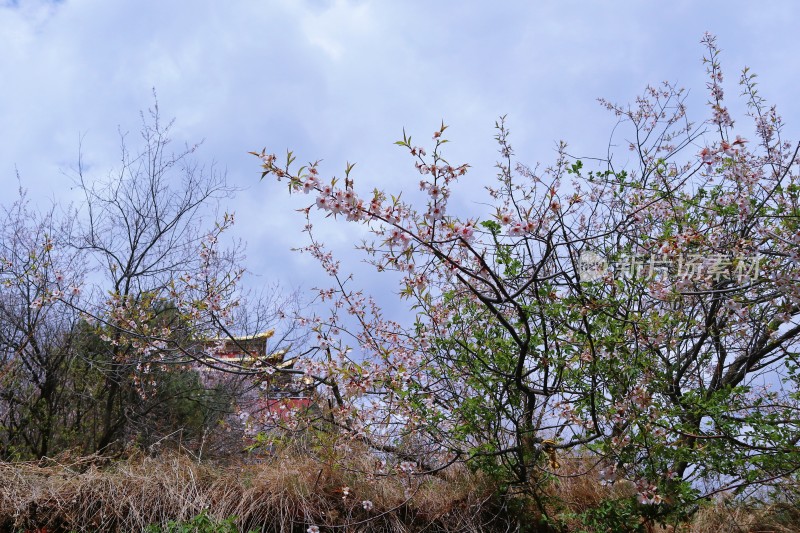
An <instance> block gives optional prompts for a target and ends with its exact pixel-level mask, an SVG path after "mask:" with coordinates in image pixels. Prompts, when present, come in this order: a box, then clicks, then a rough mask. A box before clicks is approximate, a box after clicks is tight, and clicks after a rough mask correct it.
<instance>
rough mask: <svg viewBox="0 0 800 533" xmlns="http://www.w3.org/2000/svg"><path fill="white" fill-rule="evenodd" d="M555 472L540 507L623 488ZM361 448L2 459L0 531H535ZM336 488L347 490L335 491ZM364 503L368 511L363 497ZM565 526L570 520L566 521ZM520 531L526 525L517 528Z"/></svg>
mask: <svg viewBox="0 0 800 533" xmlns="http://www.w3.org/2000/svg"><path fill="white" fill-rule="evenodd" d="M562 463H563V464H562V467H561V468H560V469H559V474H560V475H561V476H562V477H560V478H559V479H558V480H557V481H556V482H555V483H552V484H551V485H550V486H549V487H548V495H549V496H550V497H551V498H552V499H551V500H550V501H559V502H560V503H559V504H558V505H557V507H553V508H551V509H550V511H551V512H552V513H553V514H554V515H555V514H559V513H561V514H562V516H565V515H566V514H565V513H581V512H584V511H586V510H588V509H591V508H594V507H597V506H598V505H599V504H600V503H601V502H603V501H607V500H608V499H617V498H624V497H626V496H630V495H631V494H632V492H631V491H632V490H633V489H632V487H630V486H627V485H625V484H624V483H620V484H616V485H614V486H603V485H601V484H600V483H599V482H598V476H597V472H596V471H595V469H594V468H593V467H592V465H591V464H590V463H588V462H587V461H586V460H584V459H580V458H566V457H565V458H562ZM375 469H376V461H375V458H374V457H373V456H371V455H370V454H368V453H365V452H364V451H363V450H354V449H348V450H346V453H345V452H343V451H342V450H339V451H338V452H337V453H336V454H335V455H334V456H332V457H328V458H324V457H322V458H321V457H315V456H314V455H313V454H311V453H309V452H308V451H303V450H298V449H289V450H283V451H281V452H280V453H277V454H275V455H274V456H272V457H270V458H266V459H264V462H263V463H261V464H255V465H254V464H243V463H242V462H228V463H226V464H220V463H216V464H215V463H205V462H204V463H198V462H197V461H196V460H194V459H193V458H192V457H190V456H187V455H184V454H178V453H165V454H163V455H161V456H158V457H146V456H143V455H134V456H132V457H129V458H128V459H127V460H124V461H116V462H110V461H108V460H105V459H101V458H98V457H88V458H81V459H72V460H69V459H68V458H67V457H62V458H61V460H56V461H48V462H46V463H44V462H40V463H0V531H33V530H38V528H47V529H46V530H47V532H48V533H53V532H57V531H142V530H144V529H145V528H146V527H147V526H148V525H151V524H155V525H158V526H161V527H164V526H166V525H167V524H168V522H170V521H177V522H186V521H189V520H191V519H192V518H193V517H195V516H197V515H198V514H200V513H201V512H203V511H204V510H205V511H206V512H207V513H208V515H209V516H211V517H213V518H214V519H217V520H223V519H226V518H229V517H234V516H235V517H237V518H236V520H235V523H236V525H237V527H238V528H239V530H240V531H251V530H256V531H287V532H305V531H306V529H307V528H308V527H309V526H310V525H312V524H313V525H317V526H320V529H321V531H339V532H366V531H387V532H398V533H400V532H416V531H425V532H470V531H473V532H478V531H535V528H534V527H533V524H532V523H533V521H534V518H535V516H536V513H535V511H534V510H533V506H531V508H530V512H529V516H530V518H529V520H527V521H524V520H523V521H517V520H515V519H512V518H510V517H508V516H505V514H506V513H505V512H504V511H503V510H502V509H499V508H498V507H497V498H494V497H493V495H494V494H495V493H496V490H495V489H496V487H494V486H493V485H492V484H491V483H490V482H489V481H488V480H486V479H485V478H483V477H481V476H479V475H476V474H473V473H470V472H469V471H467V470H466V469H465V468H464V467H463V466H454V467H451V468H450V469H448V470H446V471H445V472H443V473H442V475H440V476H436V477H430V476H427V477H424V478H418V477H415V476H397V475H391V476H381V475H375ZM344 487H349V490H348V494H347V496H346V497H345V494H344V492H343V488H344ZM364 500H369V501H370V502H372V505H373V508H372V509H371V510H366V509H364V508H363V506H362V501H364ZM565 526H566V528H565V531H574V530H577V529H576V528H577V526H578V523H577V522H575V523H571V522H569V521H566V523H565ZM526 528H528V529H526ZM647 530H648V531H650V532H653V533H678V532H686V533H689V532H691V533H743V532H764V533H766V532H774V533H791V532H795V531H800V510H798V508H797V506H793V505H791V504H782V505H777V504H775V505H772V506H760V507H757V508H748V507H746V506H744V505H742V504H740V503H739V504H735V503H734V502H731V501H729V500H728V501H726V500H719V501H718V502H716V503H715V504H713V505H709V506H706V507H704V508H703V509H701V510H700V511H699V512H698V513H697V514H696V515H695V516H694V519H693V521H692V523H691V524H684V525H682V526H681V527H679V528H674V527H669V528H658V527H656V526H648V529H647Z"/></svg>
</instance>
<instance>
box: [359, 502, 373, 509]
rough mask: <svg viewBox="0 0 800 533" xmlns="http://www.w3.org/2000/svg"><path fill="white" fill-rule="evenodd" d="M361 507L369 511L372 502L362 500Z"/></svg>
mask: <svg viewBox="0 0 800 533" xmlns="http://www.w3.org/2000/svg"><path fill="white" fill-rule="evenodd" d="M361 506H362V507H363V508H364V509H365V510H367V511H371V510H372V507H373V505H372V502H371V501H369V500H364V501H363V502H361Z"/></svg>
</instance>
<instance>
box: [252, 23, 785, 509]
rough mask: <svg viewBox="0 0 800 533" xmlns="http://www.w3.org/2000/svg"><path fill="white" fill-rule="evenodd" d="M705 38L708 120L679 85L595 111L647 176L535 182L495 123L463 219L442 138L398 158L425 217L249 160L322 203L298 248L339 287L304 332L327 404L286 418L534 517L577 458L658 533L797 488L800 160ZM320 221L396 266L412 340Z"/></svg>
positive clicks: (564, 164) (580, 175) (380, 264)
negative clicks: (478, 484) (735, 85)
mask: <svg viewBox="0 0 800 533" xmlns="http://www.w3.org/2000/svg"><path fill="white" fill-rule="evenodd" d="M703 44H704V46H705V47H706V50H707V53H706V55H705V58H704V63H705V65H706V67H707V72H708V80H709V81H708V85H707V89H708V91H709V94H710V97H709V98H710V99H709V102H708V106H709V109H710V117H709V118H708V119H707V120H705V121H703V122H700V123H699V124H695V123H692V122H691V121H690V120H689V118H688V116H687V110H686V107H685V93H684V92H683V90H681V89H679V88H677V87H675V86H673V85H671V84H669V83H665V84H663V85H660V86H658V87H648V88H647V89H646V91H645V92H644V94H643V95H642V96H640V97H639V98H637V100H636V101H635V102H634V103H633V104H632V105H627V106H623V105H617V104H613V103H611V102H608V101H605V100H602V101H601V102H602V104H603V105H605V106H606V107H607V108H608V109H609V110H610V111H611V112H613V113H614V114H615V115H616V116H618V117H619V119H620V127H618V128H617V129H616V130H615V131H616V133H615V135H616V138H615V140H614V141H613V142H612V145H614V144H615V143H616V144H619V143H618V139H619V138H620V137H622V140H623V142H624V144H623V145H624V146H625V147H627V148H629V149H630V153H632V154H633V155H634V156H635V157H634V158H633V163H626V165H625V166H620V165H619V164H618V163H617V160H618V159H619V156H620V154H616V156H617V157H614V154H609V155H608V156H607V157H603V158H600V159H594V160H592V168H591V169H590V168H587V167H586V164H585V162H584V161H582V160H580V159H576V158H574V157H571V156H570V155H569V152H568V149H567V145H566V144H564V143H562V144H561V145H560V149H559V154H558V157H557V159H556V161H555V162H554V163H553V164H552V165H550V166H547V167H544V168H542V167H538V166H537V167H533V168H531V167H528V166H526V165H524V164H521V163H518V162H516V161H515V159H514V151H513V149H512V147H511V144H510V141H509V131H508V129H507V126H506V123H505V120H502V119H501V120H500V121H498V123H497V125H496V126H497V137H496V140H497V142H498V144H499V149H500V161H499V163H498V165H497V168H498V180H497V183H496V184H495V185H494V186H491V187H487V189H486V193H487V202H488V203H489V204H490V205H491V206H492V207H491V209H490V210H489V211H488V212H485V213H482V214H476V213H471V214H470V213H467V214H466V215H464V214H459V213H456V212H455V211H454V210H453V209H452V208H451V203H450V198H451V195H453V194H455V193H456V191H457V187H458V180H459V178H460V177H461V176H463V175H464V174H466V173H467V171H468V165H465V164H452V163H450V162H448V161H447V159H446V158H445V156H444V152H443V149H444V147H445V143H446V142H447V140H446V139H445V131H446V126H445V125H444V124H442V126H441V127H440V128H439V129H438V130H437V131H436V132H435V133H434V134H433V139H432V143H431V144H432V146H431V147H428V148H426V147H424V146H420V145H418V144H415V143H412V140H411V137H408V136H406V135H405V134H404V136H403V139H402V140H400V141H398V142H397V144H398V145H399V146H400V147H402V148H403V149H405V150H407V151H408V153H409V155H410V156H411V157H412V158H413V160H414V167H415V169H416V172H417V173H418V174H419V175H420V176H421V180H420V181H419V188H420V189H421V191H423V192H424V193H425V194H424V198H425V199H424V200H423V201H422V202H421V203H413V202H408V201H404V200H401V199H400V192H402V191H394V192H393V193H392V194H390V193H389V192H383V191H380V190H376V191H374V192H372V193H371V194H367V195H363V194H361V193H359V191H357V189H356V188H355V186H354V185H353V181H354V179H353V165H350V164H348V166H347V168H346V169H345V180H344V184H343V186H342V184H341V183H340V182H339V181H338V180H337V179H336V178H333V179H330V180H326V179H323V178H322V177H321V176H320V170H319V165H318V163H310V164H309V165H306V166H302V167H300V168H296V166H295V165H294V162H295V156H294V154H293V153H292V152H289V153H288V155H287V157H286V159H285V161H284V160H282V159H279V157H278V156H276V155H275V154H274V153H271V152H268V151H267V150H262V151H261V152H253V154H254V155H256V156H258V157H259V158H260V159H261V161H262V168H263V172H262V175H261V177H262V179H263V178H264V177H266V176H272V177H274V178H276V179H277V180H278V181H286V182H288V185H289V190H290V192H295V193H304V194H310V195H313V200H311V203H310V205H309V207H308V208H307V209H305V216H306V222H305V230H306V232H307V233H308V236H309V244H308V246H307V247H305V248H304V249H303V251H304V252H307V253H310V254H311V255H313V256H314V257H315V258H316V259H317V260H318V261H319V262H320V263H321V264H322V266H323V267H324V269H325V270H326V271H327V272H328V274H330V276H331V277H332V280H333V284H332V286H331V287H330V288H322V289H320V290H319V291H318V294H317V297H318V299H319V301H321V302H330V312H329V313H327V314H324V313H320V314H317V315H314V316H310V317H306V319H305V320H307V321H308V323H309V324H310V325H311V327H312V328H313V329H314V331H315V332H316V334H317V343H316V348H315V353H316V356H315V357H313V358H311V359H310V360H309V361H307V362H306V363H305V372H306V374H307V378H308V379H309V380H310V381H313V382H314V383H316V384H317V385H318V386H319V387H320V391H321V394H322V395H323V399H324V403H325V406H326V409H323V410H321V411H315V412H314V413H311V414H307V415H306V416H301V414H300V413H298V416H296V417H295V418H294V419H293V422H292V424H293V425H294V426H295V427H307V426H308V425H311V426H315V427H319V428H327V429H329V430H331V429H334V430H335V432H336V433H337V434H338V435H339V436H340V437H341V438H343V439H351V440H352V439H355V440H358V441H360V442H364V443H367V444H368V445H370V446H372V447H373V448H374V449H375V450H378V451H380V452H382V453H390V454H394V455H395V456H396V457H397V458H398V459H397V460H398V462H400V461H403V464H405V465H406V467H405V468H406V469H411V470H413V471H414V473H416V474H421V473H422V472H421V471H427V472H433V471H436V470H438V469H440V468H443V467H444V466H446V465H447V464H450V463H452V462H454V461H465V462H467V463H468V464H471V465H474V466H476V467H479V468H482V469H484V470H486V471H489V472H492V473H494V474H495V475H497V476H499V477H500V478H501V479H503V480H505V481H506V482H507V483H508V486H509V487H510V490H512V491H514V490H518V491H522V492H524V493H526V494H529V495H531V496H533V497H534V499H535V501H537V502H539V503H540V505H541V509H542V510H543V511H544V510H545V508H546V504H545V502H544V501H543V500H542V499H541V496H542V495H543V494H544V493H545V490H544V489H545V487H546V485H547V483H548V482H549V481H551V480H552V479H554V477H556V476H558V475H559V471H560V470H559V469H560V467H561V463H562V462H563V461H566V460H568V459H569V458H570V457H574V456H576V455H579V456H582V457H584V458H585V457H589V458H591V459H592V462H593V464H594V465H595V466H594V467H593V468H591V469H590V470H587V472H586V473H587V475H598V474H599V475H600V476H601V477H602V480H603V481H604V482H608V483H615V482H617V483H628V484H629V485H630V486H631V487H634V488H635V490H636V492H637V501H636V502H634V505H639V506H641V507H640V509H641V510H642V511H641V512H643V513H645V514H649V515H650V516H654V517H655V516H659V515H666V514H669V513H672V512H684V511H685V510H687V509H691V508H692V505H694V504H695V503H696V502H697V501H699V499H701V498H703V497H706V496H708V495H710V494H713V493H715V492H718V491H723V490H734V491H739V492H741V491H745V490H748V489H753V490H755V489H758V488H762V487H764V486H766V485H769V484H772V483H779V482H780V481H781V480H782V479H784V478H785V476H789V475H791V474H792V473H793V472H795V471H796V470H797V469H798V467H800V461H799V459H800V456H798V453H797V442H798V440H800V427H798V417H797V414H798V411H797V409H798V404H797V396H798V387H797V384H798V383H797V378H798V376H797V357H798V334H800V322H798V320H799V319H800V284H798V268H800V267H798V255H799V254H800V252H798V250H800V247H798V245H800V231H798V230H800V206H799V205H798V201H799V200H798V196H800V184H798V175H797V166H796V165H797V163H798V158H797V156H798V148H800V144H792V143H789V142H788V141H786V140H785V139H784V137H783V123H782V121H781V119H780V117H779V115H778V113H777V111H776V109H775V108H774V107H771V106H768V105H767V104H766V102H765V101H764V100H763V99H762V97H761V96H760V94H759V93H758V90H757V85H756V83H755V76H754V75H752V74H751V73H750V72H749V70H747V69H745V71H744V72H743V74H742V76H741V78H740V87H741V89H742V91H743V96H744V99H745V103H746V104H747V109H748V117H749V118H750V119H752V121H753V129H752V131H750V130H747V131H745V130H743V129H741V126H740V124H738V123H737V124H736V125H735V124H734V121H733V119H732V117H731V115H730V112H729V110H728V108H727V107H726V104H725V102H726V100H725V98H724V91H723V85H724V83H723V82H724V78H723V73H722V70H721V67H720V64H719V50H718V48H717V46H716V43H715V39H714V38H713V37H712V36H709V35H706V36H705V37H704V39H703ZM734 126H736V127H734ZM745 137H749V139H746V138H745ZM626 159H627V158H626ZM315 213H320V214H322V215H324V216H325V217H329V218H335V219H344V221H346V222H350V223H354V224H360V225H363V226H364V227H366V228H367V229H368V230H369V231H370V232H371V235H372V237H373V238H372V240H368V241H367V242H365V243H364V244H363V245H362V246H361V249H362V250H363V252H364V253H365V254H366V257H367V258H368V260H369V261H370V262H371V263H372V264H373V265H374V267H375V268H376V271H378V272H385V271H394V272H396V273H399V276H400V279H401V282H400V287H399V295H400V296H401V297H402V298H403V299H404V300H405V301H408V302H409V310H410V311H411V312H412V313H413V324H411V325H410V326H409V325H401V324H399V323H397V322H393V321H390V320H386V319H384V318H383V313H382V312H381V309H380V308H379V307H378V305H377V304H376V303H375V301H374V300H372V299H370V298H369V297H367V296H365V295H364V294H363V293H362V292H360V291H358V290H356V289H354V288H352V284H353V281H352V276H350V275H348V274H346V271H345V272H343V267H342V265H341V263H340V262H339V260H337V259H336V258H335V257H334V256H333V254H332V253H331V252H330V251H328V250H327V249H326V248H325V246H324V244H323V243H321V242H320V241H319V240H318V239H317V238H316V235H315V233H314V225H313V224H314V221H315V219H316V218H315V217H316V215H315ZM292 424H290V425H292ZM397 468H399V466H398V467H397Z"/></svg>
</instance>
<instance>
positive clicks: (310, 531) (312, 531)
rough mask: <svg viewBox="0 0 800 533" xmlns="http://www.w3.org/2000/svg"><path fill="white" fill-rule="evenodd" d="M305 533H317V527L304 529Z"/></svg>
mask: <svg viewBox="0 0 800 533" xmlns="http://www.w3.org/2000/svg"><path fill="white" fill-rule="evenodd" d="M306 533H319V526H310V527H309V528H308V529H306Z"/></svg>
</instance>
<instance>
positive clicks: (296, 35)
mask: <svg viewBox="0 0 800 533" xmlns="http://www.w3.org/2000/svg"><path fill="white" fill-rule="evenodd" d="M799 15H800V3H797V2H796V1H795V0H783V1H770V2H742V1H738V0H728V1H725V2H714V1H707V2H699V1H691V0H676V1H673V2H645V1H603V2H600V1H594V2H592V1H578V0H572V1H570V0H558V1H555V0H553V1H550V0H547V1H537V2H534V1H531V2H522V1H519V2H502V3H501V2H477V1H464V0H462V1H458V2H455V1H440V2H424V1H405V2H388V1H387V2H378V1H375V2H367V1H348V0H337V1H326V0H309V1H300V0H296V1H291V0H258V1H256V0H228V1H226V2H220V1H210V0H138V1H136V2H133V1H128V2H123V1H121V0H62V1H57V2H55V1H42V0H0V120H1V121H2V122H1V123H2V125H3V127H2V129H0V183H2V190H3V191H4V192H3V196H2V198H3V202H4V203H5V202H7V201H10V199H12V198H13V196H14V194H15V190H16V188H17V177H16V173H17V172H18V173H19V175H20V177H21V181H22V185H23V186H24V187H26V188H28V189H30V191H31V196H32V198H33V199H35V200H36V201H37V202H41V203H42V205H45V204H46V203H47V202H50V201H53V200H58V201H68V200H70V199H74V198H75V191H74V190H73V189H71V185H72V183H71V181H70V178H69V172H70V169H71V168H74V167H75V164H76V161H77V153H78V143H79V140H81V139H82V141H81V144H82V149H83V155H84V159H85V162H86V163H87V164H88V166H89V169H90V173H91V174H92V175H94V176H95V177H97V178H102V177H104V176H105V175H107V174H108V172H109V171H110V170H111V169H112V168H114V166H115V165H116V163H117V161H118V160H119V137H118V133H117V132H118V129H121V130H122V131H130V132H132V133H135V132H136V131H137V127H138V124H139V122H138V121H139V115H138V113H139V111H140V110H142V109H147V108H148V107H149V106H151V105H152V89H153V88H155V90H156V91H157V93H158V100H159V104H160V107H161V110H162V112H163V113H164V114H165V115H167V116H170V117H175V118H176V119H177V121H176V125H175V129H174V130H173V137H174V139H175V142H176V143H183V142H192V141H197V140H202V139H204V140H205V141H204V145H203V147H202V149H201V151H200V153H199V157H200V159H201V160H202V161H205V162H207V163H211V162H216V164H217V165H219V167H220V168H224V169H227V173H228V179H229V180H230V182H231V183H232V184H234V185H236V186H237V187H240V188H241V189H243V191H242V192H241V193H239V194H238V195H237V197H236V198H234V199H232V200H231V201H230V202H228V203H227V204H226V206H225V208H226V209H228V210H229V211H235V212H236V215H237V229H236V232H237V235H239V236H241V237H242V238H244V239H245V240H246V241H247V242H248V264H247V266H248V267H249V268H250V270H251V271H253V272H254V273H255V274H257V275H258V276H259V277H258V278H257V279H258V280H262V281H263V282H267V281H270V280H279V281H281V282H282V283H283V284H284V285H287V286H301V285H302V286H306V287H308V286H311V285H314V284H316V283H317V281H316V280H319V279H320V276H319V273H318V271H317V270H314V269H313V268H312V267H313V265H312V263H310V262H309V260H308V259H307V258H304V257H301V256H299V255H297V254H294V253H292V252H290V251H289V249H290V248H291V247H292V246H296V245H299V244H302V243H303V238H302V234H301V232H300V228H301V226H302V220H301V219H300V218H299V216H298V215H297V214H296V213H295V212H294V211H293V209H294V208H297V207H301V206H302V205H303V201H306V200H308V198H292V199H289V200H287V195H286V192H285V188H284V187H282V186H278V185H276V184H275V183H267V182H259V180H258V177H259V170H260V169H259V165H258V161H257V160H256V159H255V158H254V157H253V156H250V155H247V152H248V151H249V150H260V149H261V148H263V147H267V148H268V149H270V150H273V151H278V152H282V151H284V150H286V149H287V148H291V149H292V150H294V151H295V152H296V153H297V154H298V156H299V158H300V160H303V161H308V160H315V159H322V160H324V162H323V167H322V170H323V172H324V173H329V174H337V175H341V171H342V169H343V167H344V165H345V162H346V161H356V162H358V165H357V167H356V170H357V171H356V172H355V178H356V183H357V185H358V186H359V188H364V189H367V188H368V189H371V188H373V187H376V186H377V187H381V188H389V189H391V190H393V191H399V190H401V189H403V188H406V189H410V190H413V189H416V184H417V183H418V176H416V175H415V173H414V169H413V166H412V165H411V162H410V160H409V159H408V157H407V156H406V155H405V154H404V153H403V152H402V150H401V149H399V148H398V147H396V146H394V145H393V141H395V140H397V138H399V137H400V136H401V133H402V130H403V128H405V130H406V131H407V132H409V133H410V134H412V135H414V136H415V137H417V138H419V139H429V138H430V135H431V133H432V132H433V131H434V130H435V129H436V128H437V126H438V125H439V123H440V122H441V121H442V120H444V121H445V122H446V123H448V124H450V126H451V127H450V130H448V133H449V138H450V139H451V141H453V143H452V145H451V149H450V151H449V152H448V153H449V156H450V157H449V159H450V160H451V161H452V162H467V163H470V164H471V165H472V167H473V168H472V171H471V172H470V174H469V176H468V178H467V179H468V180H469V182H470V183H471V184H473V185H475V186H478V185H483V184H486V183H490V180H491V179H492V177H493V169H492V166H493V163H494V158H495V146H494V144H493V140H492V138H493V135H494V132H493V126H494V121H495V119H496V118H497V117H498V116H499V115H504V114H507V115H508V121H509V124H510V127H511V130H512V144H513V145H514V147H515V149H516V152H517V155H518V156H519V158H520V159H522V160H523V161H526V162H528V163H531V164H533V163H535V162H536V161H541V162H545V163H547V162H550V161H552V159H553V156H554V146H555V141H557V140H559V139H565V140H567V141H568V142H569V143H570V144H571V146H572V149H571V152H572V153H574V154H576V155H598V154H603V153H604V151H605V148H606V145H607V143H608V138H609V134H610V132H611V129H612V127H613V126H614V123H615V119H614V117H612V116H610V115H609V114H608V113H607V112H606V111H604V110H603V109H602V108H601V107H600V106H599V105H598V104H597V102H596V98H597V97H600V96H602V97H607V98H609V99H611V100H614V101H618V102H627V101H630V100H631V99H632V98H633V97H635V95H636V94H638V93H639V92H641V90H642V89H643V88H644V86H645V85H646V84H648V83H658V82H660V81H662V80H670V81H675V82H677V83H678V84H679V85H683V86H685V87H687V88H689V89H690V91H691V92H690V105H691V107H690V110H689V112H690V118H696V119H700V118H703V116H704V115H703V113H704V110H703V108H702V105H703V103H704V101H705V99H706V98H705V94H704V92H703V91H704V83H705V80H704V67H703V66H702V64H701V62H700V58H701V56H702V53H703V49H702V47H701V46H700V44H699V40H700V38H701V37H702V35H703V32H705V31H710V32H712V33H714V34H716V35H717V36H718V43H719V45H720V47H721V48H722V49H723V55H722V61H723V66H724V68H725V69H726V71H727V73H728V78H727V80H726V81H727V90H728V94H729V95H731V96H733V95H735V94H738V92H739V91H738V88H737V86H736V79H737V78H738V74H737V72H738V71H739V70H740V69H741V68H742V67H743V66H745V65H748V66H750V67H751V68H752V69H754V70H755V71H756V72H758V73H759V76H760V77H759V79H760V82H761V90H762V94H763V95H764V96H766V97H767V98H768V99H769V100H770V101H771V102H773V103H776V104H778V108H779V111H781V112H782V114H783V116H784V118H785V120H786V122H787V123H788V127H787V130H788V137H789V138H795V139H796V138H797V137H798V135H797V134H795V133H796V132H797V131H798V128H799V127H800V107H799V106H800V104H798V99H797V97H796V94H797V90H798V81H799V80H800V60H798V55H797V52H798V51H800V31H798V26H797V24H798V22H800V16H799ZM466 207H467V208H469V206H468V205H467V206H466ZM324 235H325V238H326V240H328V241H330V242H332V243H334V244H335V245H338V246H340V247H343V248H344V249H345V250H346V249H349V247H351V245H350V244H349V243H354V242H356V241H357V240H358V234H357V233H356V232H355V231H354V228H351V227H348V225H346V224H344V223H341V224H330V225H326V226H325V228H324ZM254 283H259V282H258V281H256V282H254ZM371 283H373V282H372V281H371V280H367V284H371Z"/></svg>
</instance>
